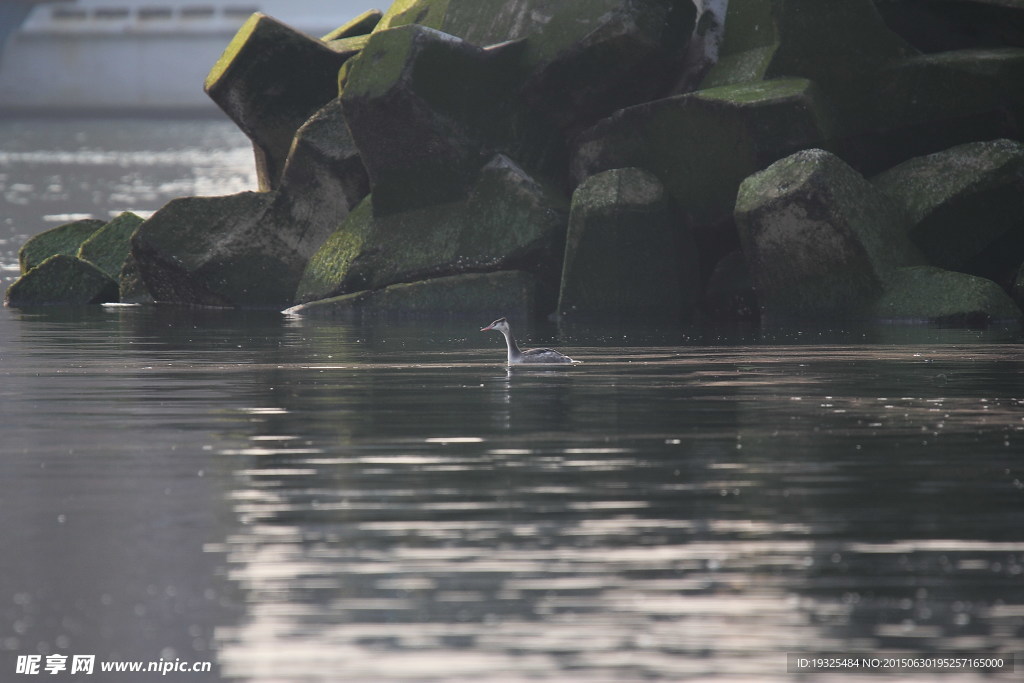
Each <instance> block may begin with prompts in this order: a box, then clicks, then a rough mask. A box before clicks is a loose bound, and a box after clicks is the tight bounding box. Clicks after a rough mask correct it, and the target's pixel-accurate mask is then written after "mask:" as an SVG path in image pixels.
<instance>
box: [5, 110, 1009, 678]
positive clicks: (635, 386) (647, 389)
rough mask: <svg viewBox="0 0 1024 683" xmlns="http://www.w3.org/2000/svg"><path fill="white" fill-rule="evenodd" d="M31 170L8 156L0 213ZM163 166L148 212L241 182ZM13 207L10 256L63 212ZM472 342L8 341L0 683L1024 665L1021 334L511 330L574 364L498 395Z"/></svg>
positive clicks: (665, 674) (258, 338)
mask: <svg viewBox="0 0 1024 683" xmlns="http://www.w3.org/2000/svg"><path fill="white" fill-rule="evenodd" d="M97 125H99V124H97ZM139 125H142V124H139ZM206 125H207V126H212V127H213V128H212V129H203V128H202V127H200V128H199V129H197V130H200V131H202V130H205V133H201V136H202V135H213V134H214V133H216V132H217V131H220V133H219V134H224V135H227V139H228V140H230V139H231V136H230V135H229V134H228V133H224V131H223V129H219V128H217V126H218V125H220V124H206ZM0 129H3V127H2V126H0ZM211 131H212V132H211ZM108 132H109V131H108ZM203 139H207V140H208V139H209V138H203ZM186 142H188V138H187V136H184V137H183V142H182V143H181V144H182V145H183V146H184V147H186V148H189V149H192V147H191V146H190V145H191V143H189V144H184V143H186ZM108 144H109V146H111V147H116V145H115V144H114V143H108ZM118 144H121V143H118ZM136 144H138V141H136ZM234 144H235V147H231V144H228V145H227V146H226V148H225V150H226V151H224V152H223V153H219V156H218V154H212V153H211V154H208V155H207V157H204V158H207V159H211V160H212V161H213V162H216V161H217V159H218V158H220V159H222V160H223V159H237V160H243V159H244V158H245V157H244V156H243V155H242V153H243V152H244V151H245V149H244V140H243V141H241V144H239V143H238V141H237V140H236V141H235V143H234ZM196 146H197V148H198V147H202V145H200V144H199V143H196ZM232 149H234V151H231V150H232ZM239 149H241V151H239ZM36 151H37V152H38V151H39V150H36ZM115 152H116V153H118V154H120V153H124V154H127V155H128V157H130V158H135V157H132V153H131V150H130V149H129V150H128V152H125V151H124V150H121V151H120V152H118V151H117V150H116V149H115V150H113V152H112V153H115ZM17 154H21V155H22V156H17ZM4 155H6V156H4ZM25 155H27V156H25ZM232 155H235V156H232ZM35 158H36V155H35V153H34V152H33V151H32V150H22V151H20V152H17V153H15V152H12V151H10V150H9V149H8V148H7V147H4V148H3V149H2V150H0V173H2V174H5V175H4V177H5V178H6V180H5V181H4V182H6V183H7V187H8V188H9V187H10V184H11V183H17V182H21V181H20V180H17V179H16V178H15V177H14V176H19V175H20V174H22V173H23V172H24V171H25V168H24V167H25V166H26V165H32V164H35V163H36V161H33V159H35ZM165 161H166V163H158V164H156V165H155V166H153V167H152V169H153V174H149V172H148V171H147V172H142V175H141V176H140V179H139V183H140V185H145V186H148V187H152V186H155V187H157V188H159V187H160V185H159V183H156V182H155V181H154V180H153V178H152V177H151V175H162V174H167V176H176V177H178V178H177V180H171V181H168V182H169V183H171V184H172V186H173V187H179V185H178V184H176V183H178V182H179V181H180V182H186V183H187V182H192V183H193V184H194V186H196V187H198V186H200V185H202V184H204V183H210V184H211V186H215V187H224V188H227V189H225V190H224V191H233V188H232V184H234V183H236V182H242V181H239V180H237V179H238V178H242V179H243V180H244V177H243V176H237V175H232V171H231V170H230V169H231V168H232V164H233V163H234V162H231V163H227V164H226V165H221V166H216V164H214V165H213V166H211V167H210V168H213V169H215V170H213V171H209V172H204V173H201V174H200V175H201V176H203V177H202V178H200V179H197V178H196V177H195V176H194V171H191V170H188V169H191V168H193V167H192V166H189V164H184V165H181V166H179V165H178V157H176V156H175V154H174V153H173V152H168V157H167V159H165ZM47 163H49V162H47ZM83 166H84V167H87V168H88V169H89V172H88V173H85V172H83V171H82V170H81V168H82V167H83ZM118 168H120V167H118ZM132 168H135V167H134V166H132V167H126V169H125V171H124V172H126V173H130V172H133V171H132V170H131V169H132ZM104 169H106V170H104V171H102V172H99V171H98V170H97V168H96V167H95V166H88V162H87V163H84V164H83V162H81V160H80V159H79V160H78V161H75V160H71V161H68V162H61V163H57V164H56V165H55V166H54V167H53V168H51V169H50V170H49V171H47V173H51V174H53V175H57V176H60V177H61V178H62V187H64V186H74V184H75V183H77V182H79V180H77V179H76V178H78V174H80V173H85V175H88V174H89V173H92V174H93V175H94V176H96V174H99V177H95V179H94V181H93V182H95V183H97V184H99V185H103V184H104V183H113V184H115V185H116V184H117V183H116V182H114V181H112V180H111V177H112V175H111V173H110V172H109V169H107V167H106V166H104ZM182 169H186V170H182ZM225 169H227V170H225ZM116 173H120V171H117V172H114V174H116ZM188 173H193V176H188ZM188 177H191V178H192V180H191V181H189V180H188ZM216 178H221V181H216V180H215V179H216ZM225 178H227V179H228V180H226V181H224V179H225ZM231 178H236V180H231ZM33 182H36V181H33ZM218 183H220V184H218ZM165 189H166V188H165ZM237 189H242V188H237ZM191 191H192V190H189V192H191ZM26 192H27V191H26ZM33 192H35V190H34V191H33ZM28 194H29V196H30V201H28V202H27V203H26V204H23V205H17V206H22V207H24V208H23V209H18V210H17V211H20V212H21V213H17V211H16V210H15V209H14V208H12V206H14V205H11V204H10V203H9V204H8V205H6V206H7V210H8V213H9V215H10V216H11V217H12V218H13V219H14V221H13V223H17V224H19V225H22V224H25V225H27V224H29V223H30V218H31V217H32V216H36V220H37V221H38V222H39V223H40V224H42V223H45V218H43V216H44V215H49V214H56V213H69V212H72V211H73V209H71V208H70V207H69V208H56V209H51V208H50V207H49V205H47V204H46V203H45V202H44V201H43V200H42V199H40V198H38V197H37V196H36V195H35V194H33V193H28ZM158 195H159V192H158ZM97 198H98V201H97V202H96V204H95V205H96V206H100V205H102V204H103V202H107V204H108V205H110V206H111V208H110V209H92V208H90V209H89V210H90V211H97V210H110V211H116V206H117V202H113V201H111V199H110V196H108V195H103V192H100V193H99V194H98V195H97ZM100 200H102V201H100ZM122 203H128V202H122ZM140 206H141V204H140ZM122 208H124V207H122ZM152 208H156V206H153V207H152ZM13 223H9V225H12V224H13ZM19 230H22V229H21V228H13V229H12V231H11V233H12V238H11V239H12V240H13V239H14V238H15V236H17V235H18V234H20V233H19ZM16 247H17V245H15V246H14V247H13V250H12V249H11V248H10V247H9V246H8V247H6V248H7V251H6V252H4V254H5V255H4V259H5V263H8V264H9V263H11V260H10V259H11V254H12V253H13V252H14V251H16ZM498 314H500V312H495V315H498ZM487 322H489V320H472V321H465V320H461V321H445V322H440V323H438V322H425V321H420V322H416V323H410V324H396V323H392V324H369V323H368V324H364V325H351V324H329V323H323V322H308V321H302V320H296V319H290V318H286V317H283V316H281V315H278V314H275V313H269V314H263V313H260V314H254V313H245V314H243V313H230V312H213V311H189V310H177V309H168V308H131V307H103V308H99V307H97V308H94V309H90V310H86V311H78V312H58V311H43V312H18V311H12V310H6V309H4V310H2V311H0V456H2V457H0V512H2V515H3V519H4V524H3V526H2V528H0V542H2V543H3V545H2V548H3V549H4V552H3V553H2V554H0V680H7V679H9V678H12V677H14V674H13V672H14V670H15V666H16V660H17V657H18V656H19V655H26V654H35V653H39V654H44V655H45V654H50V653H63V654H67V655H73V654H94V655H96V657H97V661H101V660H102V661H114V660H138V661H147V662H148V661H153V660H159V659H161V658H163V659H164V661H175V660H181V661H187V662H194V661H210V662H213V664H214V670H213V671H212V672H211V673H208V674H200V673H187V674H186V673H178V674H170V675H168V676H160V675H159V674H155V673H154V674H148V675H137V674H136V675H128V674H105V675H106V676H108V678H106V679H104V678H102V675H100V674H97V675H94V676H82V677H80V679H81V680H86V681H89V680H110V681H118V680H129V679H130V680H136V679H137V680H173V681H215V680H237V681H252V682H254V683H255V682H260V683H270V682H277V681H296V682H304V681H311V682H312V681H317V682H319V681H324V682H326V681H338V680H353V681H405V680H409V681H427V680H439V681H480V680H495V681H519V680H522V681H538V680H540V681H574V680H578V681H624V680H650V679H653V680H697V679H714V680H722V681H726V680H728V681H737V680H750V681H788V680H794V681H806V680H822V679H823V678H827V677H822V676H813V677H808V676H807V675H801V674H795V673H789V672H787V653H821V652H841V653H847V652H849V653H858V654H869V655H881V654H885V653H917V654H930V653H939V654H951V653H961V652H970V653H995V654H998V655H1000V656H1004V657H1005V656H1009V655H1011V654H1013V653H1015V652H1021V651H1024V531H1022V529H1024V465H1022V464H1021V463H1022V460H1021V453H1022V452H1024V449H1022V446H1024V357H1022V354H1021V349H1022V347H1021V344H1020V343H1021V338H1020V336H1019V335H1018V333H1016V332H1012V331H1006V332H1004V331H999V330H996V331H990V332H985V333H982V332H965V331H949V330H921V329H906V328H883V329H878V330H872V331H867V332H843V331H835V332H830V333H828V334H823V333H811V332H805V333H803V334H801V333H797V332H793V333H785V334H782V333H780V334H777V335H773V336H767V337H758V336H756V335H753V334H749V333H747V334H730V335H717V334H713V333H708V332H705V333H696V332H693V331H683V330H669V331H662V332H657V333H638V332H637V331H636V330H601V331H585V330H564V331H561V333H560V332H559V331H558V330H556V329H554V328H542V327H538V328H533V329H530V328H525V327H524V326H522V325H521V327H524V329H522V332H523V335H524V336H526V337H528V338H529V339H530V341H532V342H534V343H537V344H557V345H558V346H559V347H561V348H563V349H564V350H566V351H567V352H569V353H570V355H572V356H574V357H575V358H578V359H579V360H582V361H583V363H582V364H581V365H579V366H576V367H570V368H558V369H551V370H515V371H512V372H509V371H508V370H506V369H505V368H504V367H503V365H502V362H503V359H504V349H503V348H502V345H501V339H500V337H499V336H497V335H488V334H480V333H479V332H477V331H476V330H477V329H478V328H479V327H480V326H481V325H482V324H485V323H487ZM1018 675H1019V673H1018ZM147 676H148V677H147ZM24 678H25V679H26V680H28V679H30V678H32V677H24ZM47 678H51V677H50V676H47ZM52 678H53V679H54V680H74V677H72V676H70V675H69V674H67V673H65V674H64V675H62V676H54V677H52ZM932 678H934V676H932ZM906 679H907V675H906V674H903V673H899V674H896V673H894V674H888V675H886V674H882V675H872V676H865V677H863V678H862V677H860V676H857V675H856V674H843V675H838V676H835V677H834V678H833V680H837V681H839V680H841V681H853V680H871V681H896V680H906ZM1012 679H1013V676H1012V675H1011V674H1008V673H1003V674H998V675H996V676H983V675H982V674H973V673H967V672H959V673H955V674H948V675H945V676H943V677H942V680H951V681H958V682H959V681H974V680H1012Z"/></svg>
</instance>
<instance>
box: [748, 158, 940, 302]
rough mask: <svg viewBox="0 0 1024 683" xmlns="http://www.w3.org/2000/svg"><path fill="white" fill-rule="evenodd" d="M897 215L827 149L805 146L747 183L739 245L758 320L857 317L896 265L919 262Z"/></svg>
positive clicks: (895, 211) (886, 202) (865, 182)
mask: <svg viewBox="0 0 1024 683" xmlns="http://www.w3.org/2000/svg"><path fill="white" fill-rule="evenodd" d="M904 220H905V219H904V218H903V216H902V214H901V212H900V211H899V210H898V209H897V208H896V207H895V206H894V205H893V204H892V203H891V202H890V201H889V200H888V199H887V198H886V197H885V196H884V195H883V194H882V193H881V192H880V191H878V190H877V189H876V188H875V187H874V186H873V185H871V183H869V182H868V181H867V180H865V179H864V178H863V177H862V176H861V175H860V174H859V173H857V172H856V171H854V170H853V169H852V168H850V167H849V166H848V165H847V164H846V163H844V162H843V161H842V160H841V159H839V158H838V157H836V156H835V155H833V154H830V153H829V152H826V151H823V150H820V149H812V150H806V151H802V152H798V153H796V154H793V155H791V156H789V157H786V158H785V159H782V160H780V161H778V162H776V163H774V164H772V165H771V166H769V167H768V168H767V169H765V170H764V171H761V172H759V173H756V174H754V175H752V176H750V177H749V178H747V179H746V180H745V181H744V182H743V184H742V185H741V186H740V190H739V194H738V197H737V200H736V224H737V227H738V228H739V232H740V242H741V244H742V246H743V253H744V255H745V256H746V260H747V263H748V264H749V265H750V271H751V277H752V279H753V283H754V288H755V290H756V292H757V297H758V303H759V305H760V307H761V312H762V315H763V316H764V317H765V318H770V319H773V320H778V319H800V318H822V317H831V318H837V317H844V316H851V315H863V314H865V312H866V311H867V310H868V309H869V307H870V305H871V304H872V303H873V302H874V301H875V300H876V299H877V298H878V297H879V296H880V295H881V294H882V292H883V291H884V289H885V287H886V286H887V284H888V282H889V279H890V277H891V275H892V274H893V273H894V272H895V270H896V268H897V267H900V266H906V265H916V264H919V263H921V257H920V255H919V254H918V252H917V251H916V250H915V249H914V248H913V247H912V246H911V244H910V243H909V240H908V239H907V236H906V228H905V225H904Z"/></svg>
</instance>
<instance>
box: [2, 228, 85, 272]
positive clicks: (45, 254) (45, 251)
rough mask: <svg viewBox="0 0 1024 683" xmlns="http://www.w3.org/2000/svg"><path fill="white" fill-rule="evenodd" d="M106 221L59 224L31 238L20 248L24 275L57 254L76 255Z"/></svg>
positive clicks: (19, 259) (20, 261) (19, 258)
mask: <svg viewBox="0 0 1024 683" xmlns="http://www.w3.org/2000/svg"><path fill="white" fill-rule="evenodd" d="M104 225H105V223H104V222H103V221H101V220H97V219H94V218H86V219H83V220H79V221H73V222H71V223H65V224H64V225H59V226H57V227H56V228H51V229H49V230H47V231H45V232H42V233H39V234H38V235H36V236H35V237H32V238H31V239H29V240H28V241H27V242H25V244H23V245H22V246H21V249H19V250H18V264H19V265H20V266H21V273H22V274H23V275H24V274H25V273H27V272H28V271H30V270H32V269H33V268H35V267H36V266H38V265H39V264H40V263H42V262H43V261H45V260H46V259H48V258H50V257H51V256H54V255H56V254H66V255H68V256H75V255H76V254H78V250H79V249H80V248H81V247H82V243H83V242H85V241H86V240H87V239H89V238H90V237H92V236H93V235H94V234H96V232H97V231H98V230H99V229H100V228H102V227H103V226H104Z"/></svg>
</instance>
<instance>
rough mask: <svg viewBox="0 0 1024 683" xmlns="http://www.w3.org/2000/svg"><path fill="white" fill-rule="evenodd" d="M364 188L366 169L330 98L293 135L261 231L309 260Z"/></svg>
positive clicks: (363, 193) (336, 102) (339, 107)
mask: <svg viewBox="0 0 1024 683" xmlns="http://www.w3.org/2000/svg"><path fill="white" fill-rule="evenodd" d="M369 192H370V182H369V178H368V177H367V174H366V169H365V168H364V167H363V162H362V160H361V158H360V157H359V151H358V150H357V149H356V146H355V142H354V141H353V140H352V136H351V135H350V134H349V131H348V126H346V125H345V118H344V114H343V112H342V105H341V100H339V99H337V98H335V99H333V100H331V101H330V102H329V103H328V104H327V105H326V106H324V107H323V108H322V109H321V110H320V111H318V112H317V113H316V114H314V115H313V116H312V117H310V119H309V120H308V121H306V123H304V124H303V125H302V127H301V128H299V130H298V132H297V133H296V134H295V140H294V141H293V143H292V148H291V151H290V152H289V154H288V161H287V163H286V164H285V167H284V173H283V174H282V177H281V190H280V192H278V193H277V196H276V198H275V199H274V203H273V205H272V207H271V209H270V211H269V212H268V217H267V219H266V220H265V221H264V229H265V230H268V231H272V232H274V233H275V234H276V235H278V236H279V237H281V238H282V239H284V240H287V241H289V242H291V243H292V245H293V247H294V250H295V252H296V254H297V255H298V256H299V257H300V258H303V259H309V257H310V256H312V255H313V254H314V253H315V252H316V250H317V249H319V248H320V245H321V244H323V242H324V240H326V239H327V237H328V236H329V235H330V234H331V233H332V232H334V230H335V229H337V227H338V225H340V224H341V222H342V221H343V220H344V219H345V216H347V215H348V213H349V211H351V210H352V208H353V207H355V205H356V204H358V203H359V202H360V201H361V200H362V199H363V198H364V197H366V195H367V194H369Z"/></svg>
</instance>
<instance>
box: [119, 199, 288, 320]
mask: <svg viewBox="0 0 1024 683" xmlns="http://www.w3.org/2000/svg"><path fill="white" fill-rule="evenodd" d="M275 196H276V194H275V193H257V192H242V193H240V194H235V195H228V196H224V197H183V198H181V199H175V200H172V201H170V202H168V203H167V204H166V205H165V206H164V207H163V208H161V209H160V210H159V211H157V212H156V213H155V214H153V216H152V217H151V218H149V219H148V220H146V221H145V222H144V223H143V224H142V225H141V226H139V229H138V230H136V232H135V235H134V237H133V238H132V256H133V258H134V259H135V261H136V263H137V266H138V268H139V273H140V275H141V278H142V281H143V283H144V284H145V286H146V288H147V289H148V290H149V291H150V292H151V293H152V295H153V296H154V298H155V299H156V300H157V301H161V302H173V303H184V304H199V305H208V306H229V307H267V308H269V307H282V306H287V305H288V304H289V303H291V297H292V293H293V292H294V291H295V285H296V283H297V282H298V277H299V275H300V274H301V268H302V265H304V264H305V260H304V259H299V258H298V257H297V256H296V254H295V251H294V246H293V245H289V244H287V243H285V242H284V241H283V240H282V239H281V238H280V237H279V236H278V235H276V234H275V233H274V231H272V230H258V229H257V227H258V226H259V225H260V222H261V220H262V219H263V217H264V215H265V214H266V212H267V209H268V207H269V206H270V205H271V203H272V202H273V200H274V198H275Z"/></svg>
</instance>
